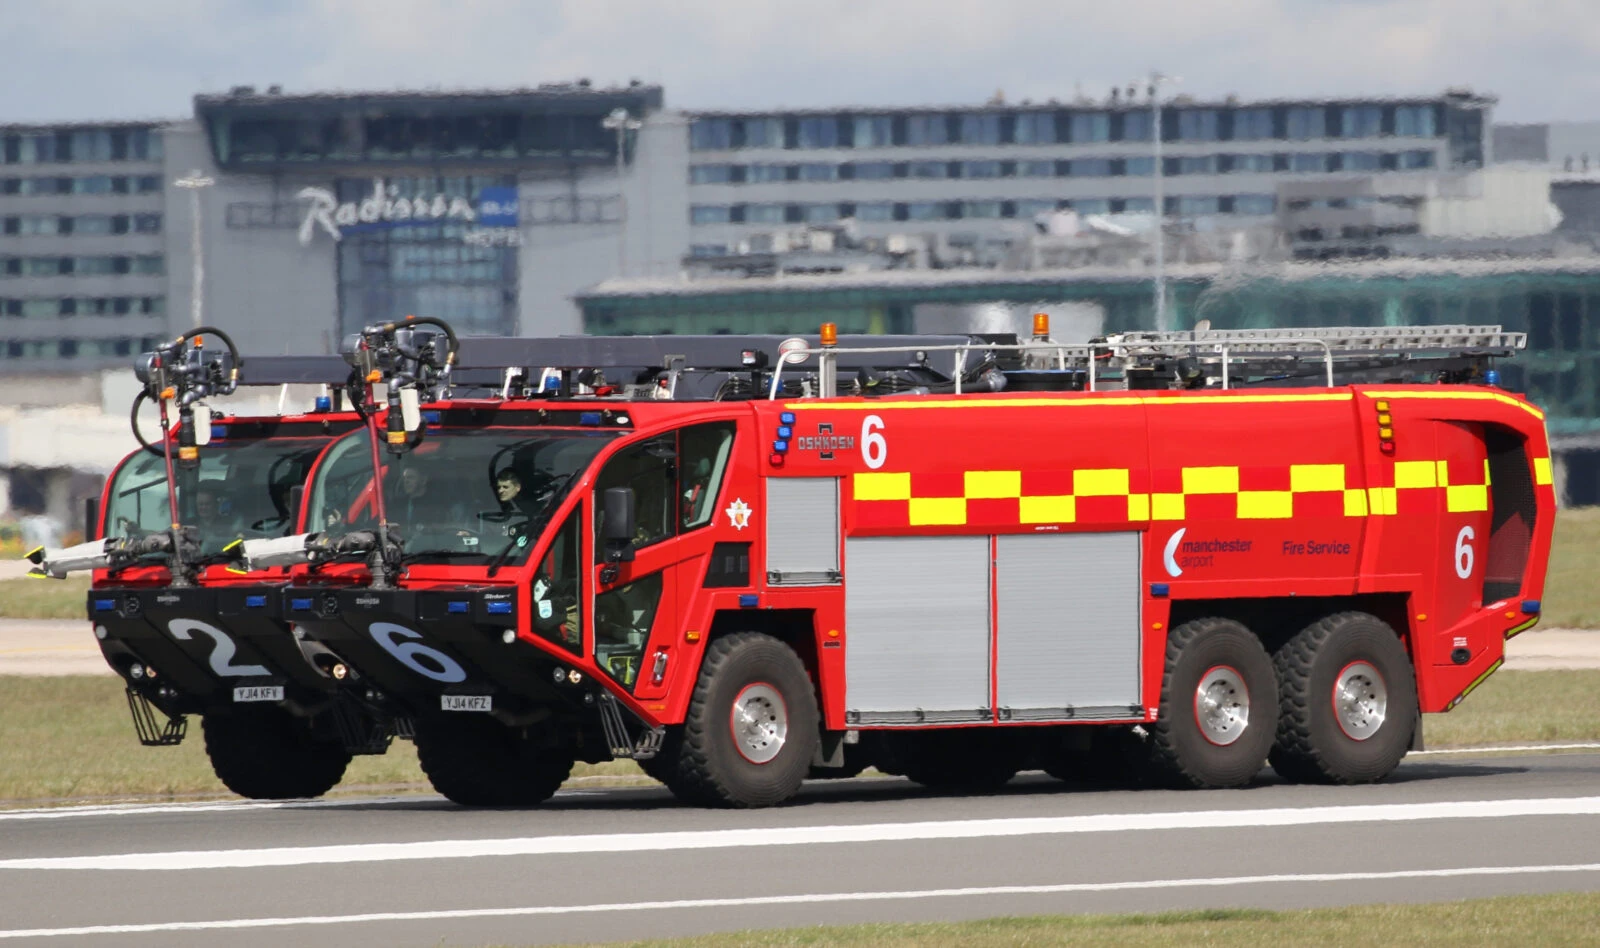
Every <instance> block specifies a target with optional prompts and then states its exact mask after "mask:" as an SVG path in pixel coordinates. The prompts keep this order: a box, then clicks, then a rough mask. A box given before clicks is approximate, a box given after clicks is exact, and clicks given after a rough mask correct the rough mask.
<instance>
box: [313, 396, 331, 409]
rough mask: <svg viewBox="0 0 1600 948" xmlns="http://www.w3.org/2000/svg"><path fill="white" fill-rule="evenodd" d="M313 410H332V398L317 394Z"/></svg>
mask: <svg viewBox="0 0 1600 948" xmlns="http://www.w3.org/2000/svg"><path fill="white" fill-rule="evenodd" d="M312 410H313V411H333V399H331V398H329V397H328V396H326V395H318V396H317V401H316V408H314V409H312Z"/></svg>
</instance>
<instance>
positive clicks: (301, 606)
mask: <svg viewBox="0 0 1600 948" xmlns="http://www.w3.org/2000/svg"><path fill="white" fill-rule="evenodd" d="M289 608H290V609H293V610H294V611H295V612H310V611H311V600H310V599H291V600H289Z"/></svg>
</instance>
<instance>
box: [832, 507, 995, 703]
mask: <svg viewBox="0 0 1600 948" xmlns="http://www.w3.org/2000/svg"><path fill="white" fill-rule="evenodd" d="M845 565H846V567H847V569H848V570H849V577H848V579H847V581H846V583H845V707H846V709H847V710H848V711H850V712H853V713H855V714H856V720H857V722H858V723H862V724H871V723H881V724H896V723H899V724H916V723H934V722H938V721H974V720H986V719H988V717H989V713H988V711H987V709H988V708H989V707H990V703H989V645H990V633H989V615H990V614H989V538H988V537H852V538H850V539H849V540H847V541H846V543H845Z"/></svg>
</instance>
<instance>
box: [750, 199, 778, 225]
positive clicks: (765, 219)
mask: <svg viewBox="0 0 1600 948" xmlns="http://www.w3.org/2000/svg"><path fill="white" fill-rule="evenodd" d="M744 222H745V223H746V224H782V223H783V222H784V218H783V205H782V204H751V205H749V206H747V207H746V208H745V209H744Z"/></svg>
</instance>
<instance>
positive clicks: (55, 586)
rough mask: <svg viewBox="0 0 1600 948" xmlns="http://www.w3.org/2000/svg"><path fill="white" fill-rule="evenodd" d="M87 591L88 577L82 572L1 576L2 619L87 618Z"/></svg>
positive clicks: (0, 606) (0, 605)
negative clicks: (42, 576) (39, 576)
mask: <svg viewBox="0 0 1600 948" xmlns="http://www.w3.org/2000/svg"><path fill="white" fill-rule="evenodd" d="M88 592H89V577H88V576H87V575H83V574H79V575H74V576H69V577H67V578H66V579H28V578H26V577H24V578H22V579H0V619H85V617H86V616H87V615H88V614H89V613H88V606H87V601H88ZM85 621H87V619H85Z"/></svg>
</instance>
